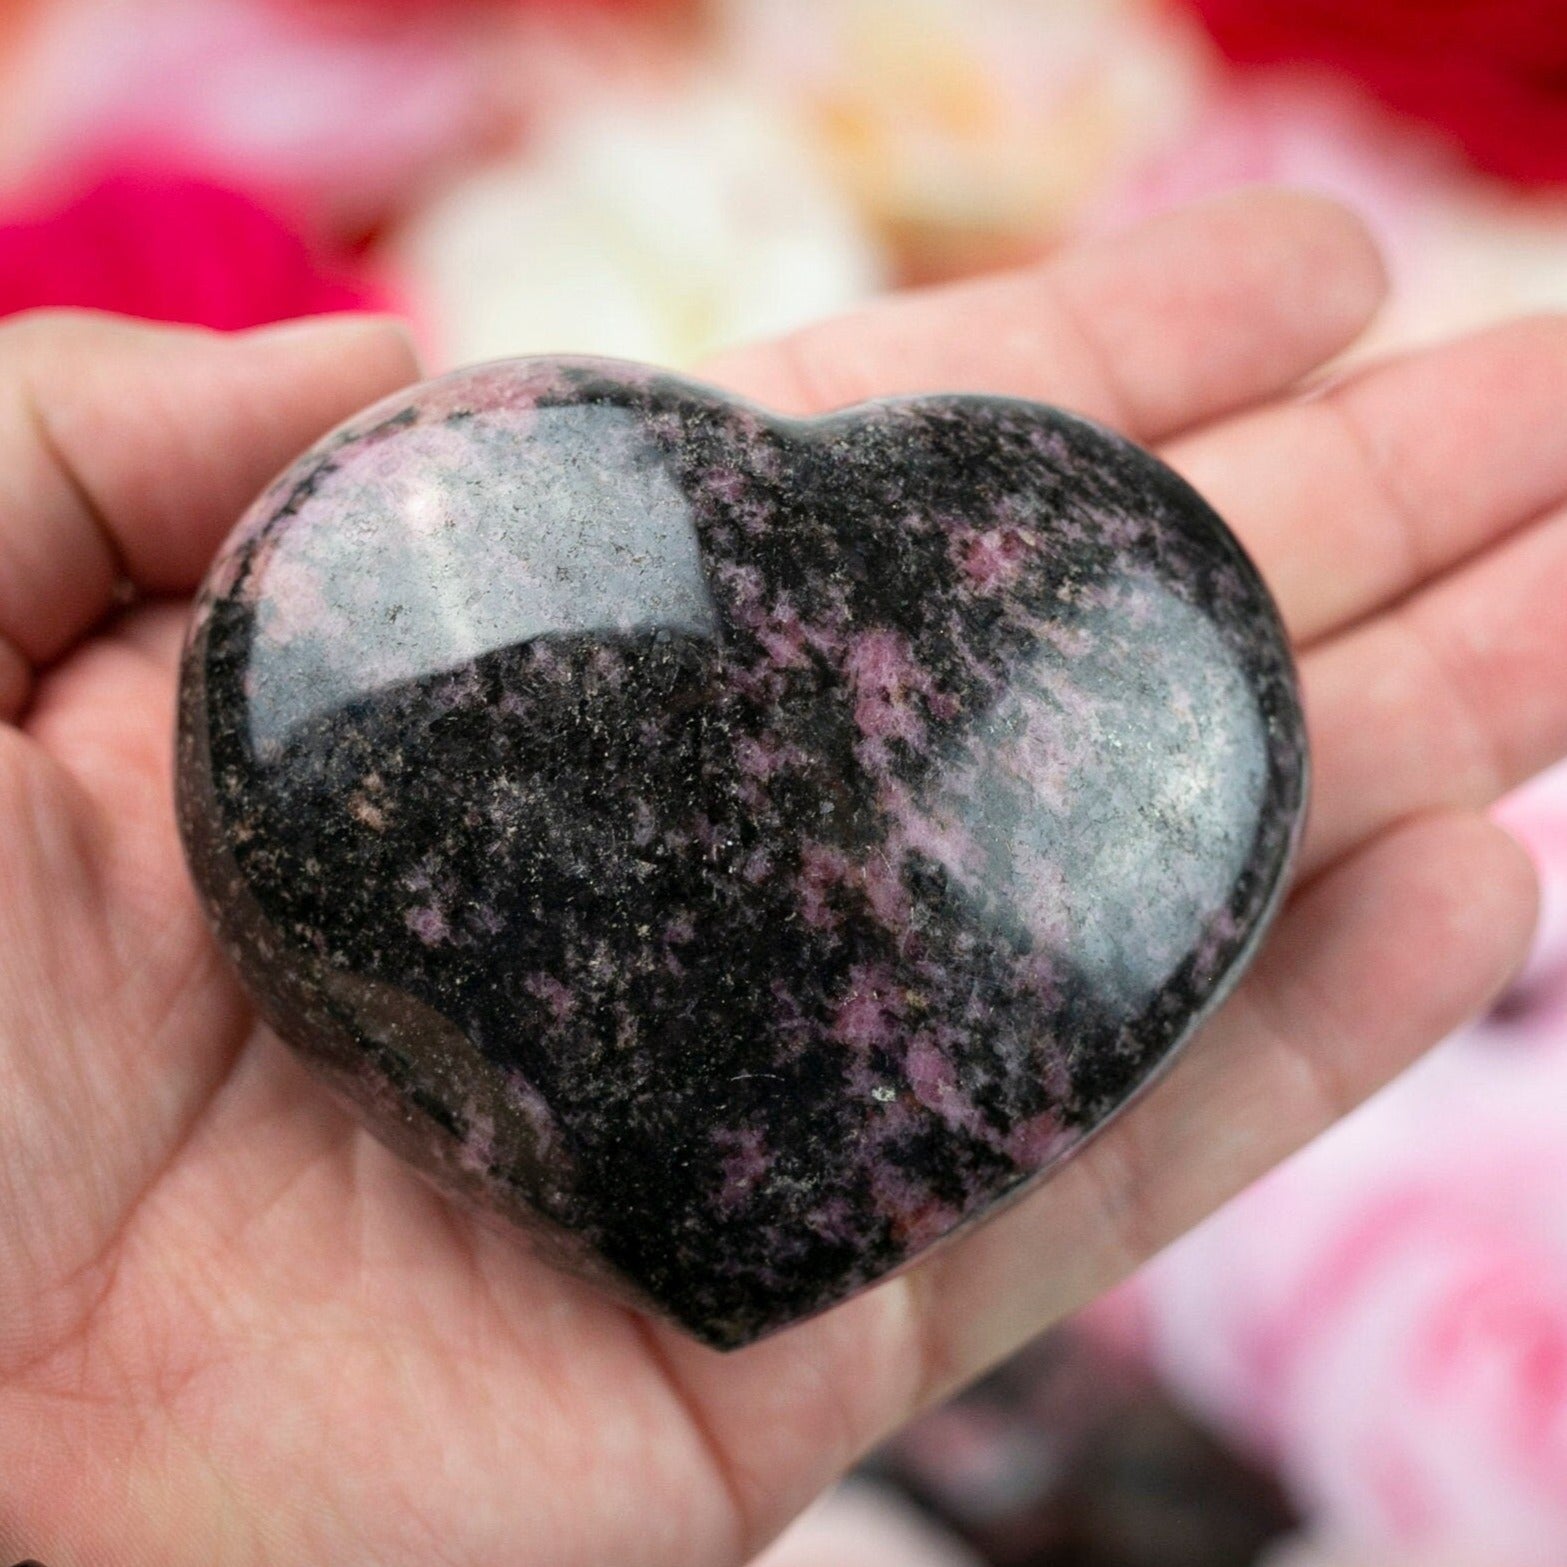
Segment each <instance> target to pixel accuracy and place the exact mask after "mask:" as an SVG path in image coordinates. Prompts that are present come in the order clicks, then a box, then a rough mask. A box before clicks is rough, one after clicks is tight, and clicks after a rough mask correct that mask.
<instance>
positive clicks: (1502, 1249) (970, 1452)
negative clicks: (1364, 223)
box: [0, 0, 1567, 1567]
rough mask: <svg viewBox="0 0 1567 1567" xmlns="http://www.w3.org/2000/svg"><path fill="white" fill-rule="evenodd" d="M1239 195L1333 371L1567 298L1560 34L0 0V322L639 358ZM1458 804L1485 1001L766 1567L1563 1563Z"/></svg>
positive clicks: (383, 3) (1565, 1318) (562, 2)
mask: <svg viewBox="0 0 1567 1567" xmlns="http://www.w3.org/2000/svg"><path fill="white" fill-rule="evenodd" d="M1255 180H1282V181H1286V182H1290V183H1294V184H1299V185H1307V186H1312V187H1315V188H1318V189H1322V190H1326V191H1329V192H1332V193H1334V194H1337V195H1339V196H1340V197H1342V198H1344V199H1345V200H1347V201H1348V202H1350V203H1351V204H1352V205H1353V206H1355V207H1356V208H1357V209H1358V210H1359V211H1360V212H1361V213H1362V214H1363V215H1364V216H1365V217H1366V218H1367V219H1368V221H1369V222H1370V223H1371V225H1372V226H1373V228H1374V229H1375V230H1376V232H1377V233H1378V235H1379V237H1380V239H1381V241H1382V243H1383V245H1384V247H1385V249H1386V252H1387V255H1388V258H1389V262H1390V266H1391V270H1392V273H1393V276H1394V281H1395V290H1396V291H1395V296H1394V301H1393V304H1392V307H1391V308H1390V309H1389V311H1388V312H1387V314H1386V315H1385V317H1384V318H1383V320H1382V321H1381V323H1380V324H1379V325H1378V327H1377V328H1376V329H1375V331H1374V333H1373V334H1372V337H1371V339H1370V341H1369V342H1368V343H1366V344H1365V345H1362V346H1361V347H1359V348H1357V349H1356V351H1355V352H1356V353H1357V354H1364V353H1385V352H1388V351H1390V350H1393V349H1396V348H1398V347H1401V346H1404V345H1407V344H1410V343H1413V342H1416V341H1421V340H1425V339H1429V338H1432V337H1436V336H1441V335H1446V334H1449V333H1452V332H1455V331H1458V330H1460V329H1463V328H1467V327H1470V326H1473V325H1476V324H1478V323H1480V322H1482V321H1485V320H1489V319H1494V318H1496V317H1499V316H1503V315H1508V314H1512V313H1515V312H1518V311H1520V310H1526V309H1534V308H1540V307H1557V308H1560V307H1562V306H1567V4H1563V3H1562V0H1164V3H1160V4H1155V3H1153V0H705V3H694V0H693V3H681V0H531V3H530V0H426V3H420V0H0V314H6V313H10V312H14V311H18V310H23V309H27V308H29V307H33V306H38V305H86V306H96V307H100V308H104V309H110V310H118V311H125V312H129V313H132V314H135V315H141V316H148V317H154V318H159V319H165V320H174V321H190V322H198V323H203V324H205V325H209V326H214V327H219V328H237V327H244V326H250V325H255V324H259V323H262V322H268V321H273V320H280V319H284V318H288V317H292V316H298V315H306V314H313V313H316V312H320V311H330V310H339V309H353V308H359V307H370V308H375V309H390V310H395V311H398V312H400V313H402V314H403V315H405V316H406V317H407V318H408V319H409V320H410V321H411V322H412V323H413V326H414V329H415V331H416V333H417V335H418V337H419V339H420V342H421V344H422V346H423V349H424V352H425V355H426V359H427V361H428V362H429V363H430V364H431V366H432V367H435V368H442V367H445V366H448V365H451V364H456V363H460V362H463V361H466V360H472V359H478V358H488V357H495V356H498V355H503V354H511V353H526V352H538V351H553V350H569V351H586V352H600V353H609V354H619V355H625V356H629V357H634V358H643V359H652V360H658V361H663V362H666V363H672V364H676V365H683V364H692V363H694V362H696V361H698V360H699V359H700V358H701V357H702V356H703V355H705V354H707V353H709V352H711V351H713V350H715V349H717V348H719V347H721V346H724V345H726V344H730V343H732V342H735V341H738V340H741V339H745V338H750V337H756V336H759V335H762V334H766V333H771V332H775V331H779V330H782V329H786V328H788V327H790V326H793V325H796V324H798V323H800V322H803V321H806V320H808V319H810V318H812V317H815V316H819V315H822V314H824V313H828V312H833V311H839V310H842V309H845V308H848V307H851V306H853V305H854V304H855V302H856V301H858V300H861V299H863V298H865V297H866V296H867V295H869V294H870V293H872V292H874V291H877V290H880V289H885V288H889V287H894V286H900V285H906V284H911V283H919V282H925V281H930V280H934V279H940V278H948V277H954V276H959V275H963V274H968V273H974V272H979V271H983V270H986V269H991V268H996V267H1002V266H1007V265H1013V264H1017V263H1019V262H1023V261H1026V260H1027V259H1029V258H1032V257H1036V256H1039V255H1043V254H1046V253H1048V252H1049V251H1050V250H1051V249H1052V248H1053V247H1055V246H1057V245H1060V244H1061V243H1063V242H1064V241H1067V240H1070V239H1071V238H1072V237H1073V236H1075V235H1080V234H1083V233H1086V232H1091V231H1094V230H1097V229H1102V228H1105V227H1108V226H1113V225H1118V224H1122V223H1125V222H1127V221H1129V220H1131V219H1134V218H1136V217H1138V216H1140V215H1143V214H1146V213H1149V212H1152V211H1155V210H1158V209H1160V208H1163V207H1166V206H1169V205H1172V204H1175V203H1178V202H1181V201H1184V200H1187V199H1190V198H1192V197H1195V196H1200V195H1203V194H1206V193H1209V192H1212V191H1217V190H1220V189H1223V188H1225V187H1229V186H1233V185H1237V184H1242V183H1246V182H1250V181H1255ZM1563 613H1567V605H1564V606H1563ZM1563 678H1564V679H1567V671H1564V672H1563ZM1502 814H1503V816H1504V817H1505V819H1506V820H1507V822H1508V824H1509V825H1510V826H1511V827H1512V828H1513V830H1514V831H1515V832H1516V833H1517V834H1518V836H1519V837H1521V838H1522V839H1523V840H1524V841H1525V843H1526V844H1527V845H1528V846H1529V847H1530V848H1531V849H1532V851H1533V852H1534V853H1535V855H1536V857H1537V858H1538V860H1539V862H1540V865H1541V871H1542V876H1543V878H1544V884H1545V917H1544V921H1543V924H1542V927H1541V931H1540V934H1539V937H1538V941H1537V945H1536V951H1535V954H1534V957H1533V959H1532V961H1531V963H1530V966H1529V968H1528V969H1527V970H1526V971H1525V973H1524V974H1523V975H1522V976H1521V977H1520V979H1519V980H1518V981H1517V983H1516V984H1515V985H1514V987H1513V988H1512V990H1511V991H1510V993H1509V994H1508V995H1507V996H1505V997H1504V998H1503V1000H1502V1001H1501V1003H1500V1004H1499V1005H1498V1006H1497V1008H1496V1009H1495V1011H1494V1012H1493V1014H1492V1015H1491V1016H1489V1017H1487V1018H1485V1019H1484V1020H1482V1021H1480V1022H1479V1023H1477V1024H1476V1025H1474V1026H1473V1027H1471V1028H1469V1029H1468V1030H1466V1031H1465V1032H1464V1033H1462V1034H1461V1035H1460V1036H1458V1037H1455V1038H1454V1039H1452V1040H1450V1041H1449V1042H1448V1043H1446V1044H1445V1045H1444V1046H1442V1047H1441V1048H1440V1049H1439V1050H1438V1051H1437V1052H1435V1053H1434V1054H1433V1055H1432V1056H1431V1057H1430V1058H1429V1059H1428V1060H1427V1061H1426V1062H1425V1063H1423V1064H1422V1065H1421V1066H1420V1067H1419V1068H1417V1069H1416V1070H1415V1071H1414V1072H1412V1073H1410V1074H1409V1075H1408V1076H1406V1077H1405V1078H1404V1079H1403V1080H1402V1081H1400V1082H1399V1083H1398V1084H1396V1085H1395V1086H1394V1087H1393V1088H1392V1089H1390V1090H1388V1091H1387V1092H1385V1093H1384V1094H1383V1095H1382V1096H1381V1097H1380V1098H1379V1099H1377V1100H1375V1101H1374V1102H1373V1103H1372V1104H1371V1105H1369V1106H1368V1107H1366V1108H1365V1109H1364V1110H1363V1111H1361V1112H1360V1113H1358V1114H1357V1115H1355V1116H1354V1117H1352V1118H1351V1119H1350V1120H1349V1121H1348V1122H1346V1123H1345V1124H1344V1125H1342V1126H1341V1127H1340V1128H1339V1129H1337V1130H1336V1131H1334V1132H1333V1133H1331V1134H1330V1135H1329V1136H1327V1137H1326V1138H1324V1139H1322V1140H1321V1141H1319V1142H1318V1143H1317V1144H1315V1145H1314V1146H1313V1147H1311V1148H1310V1149H1308V1150H1307V1151H1306V1152H1305V1153H1304V1154H1302V1155H1300V1156H1299V1157H1297V1158H1296V1159H1295V1160H1293V1161H1292V1162H1291V1163H1290V1164H1288V1165H1287V1166H1285V1167H1284V1168H1283V1169H1281V1170H1280V1171H1278V1172H1276V1173H1275V1174H1274V1175H1273V1176H1271V1177H1269V1178H1268V1179H1266V1180H1264V1181H1263V1182H1262V1183H1261V1184H1260V1185H1258V1186H1257V1187H1255V1188H1253V1190H1252V1191H1250V1192H1249V1193H1247V1194H1246V1195H1245V1196H1244V1197H1242V1198H1241V1199H1240V1200H1239V1201H1237V1202H1235V1203H1234V1204H1232V1205H1231V1206H1230V1207H1229V1208H1228V1209H1227V1210H1225V1211H1224V1212H1222V1213H1221V1214H1220V1215H1218V1216H1217V1217H1216V1218H1215V1219H1213V1220H1211V1221H1210V1222H1209V1223H1208V1224H1207V1225H1205V1226H1204V1227H1203V1228H1202V1229H1200V1230H1199V1231H1198V1232H1196V1233H1195V1234H1193V1235H1192V1236H1190V1237H1189V1238H1188V1239H1187V1240H1185V1241H1183V1242H1182V1243H1180V1244H1179V1245H1177V1246H1176V1247H1174V1248H1173V1249H1172V1250H1171V1251H1169V1252H1168V1253H1166V1254H1165V1255H1164V1256H1163V1257H1161V1258H1160V1259H1158V1260H1157V1261H1156V1262H1155V1263H1154V1264H1152V1265H1151V1266H1150V1267H1148V1268H1147V1269H1145V1270H1144V1272H1143V1273H1142V1274H1141V1275H1140V1276H1139V1277H1138V1278H1136V1279H1134V1280H1133V1281H1132V1282H1131V1283H1130V1284H1129V1285H1128V1286H1126V1287H1125V1288H1123V1289H1122V1290H1120V1291H1118V1292H1117V1293H1116V1295H1115V1296H1114V1297H1112V1298H1111V1299H1108V1300H1106V1301H1104V1302H1101V1303H1100V1304H1099V1305H1097V1306H1096V1307H1094V1308H1093V1309H1092V1310H1091V1311H1089V1312H1088V1313H1086V1314H1084V1316H1083V1317H1082V1318H1080V1319H1079V1320H1077V1321H1075V1322H1073V1323H1070V1324H1068V1325H1066V1326H1065V1327H1063V1328H1061V1329H1060V1330H1058V1331H1057V1332H1056V1333H1054V1334H1052V1335H1050V1336H1049V1337H1048V1338H1047V1339H1045V1340H1043V1341H1041V1342H1040V1343H1038V1344H1036V1345H1035V1346H1033V1347H1032V1348H1031V1349H1030V1350H1029V1351H1027V1352H1026V1353H1024V1354H1023V1355H1021V1356H1019V1357H1018V1358H1017V1359H1016V1360H1015V1361H1014V1362H1012V1363H1011V1364H1010V1365H1008V1366H1007V1367H1005V1368H1003V1370H1001V1371H1000V1372H998V1373H997V1374H996V1375H995V1376H994V1377H992V1378H991V1379H990V1380H989V1381H987V1382H986V1383H985V1384H983V1385H982V1386H981V1387H980V1388H978V1389H976V1390H974V1391H973V1392H972V1393H971V1394H969V1395H967V1396H965V1397H964V1398H962V1399H960V1400H958V1401H957V1402H956V1403H954V1404H953V1405H951V1406H949V1407H947V1408H946V1409H944V1410H941V1411H939V1412H937V1413H935V1414H932V1415H930V1416H928V1417H927V1418H926V1419H924V1420H923V1421H921V1422H920V1423H918V1424H917V1425H915V1426H914V1427H912V1428H911V1429H910V1430H909V1431H908V1432H907V1433H906V1434H904V1435H903V1436H901V1437H900V1438H898V1439H897V1440H896V1441H895V1442H893V1443H892V1444H891V1445H890V1446H889V1447H888V1448H887V1449H886V1450H885V1451H883V1452H882V1453H879V1454H877V1455H876V1456H875V1458H874V1459H873V1460H872V1461H871V1462H870V1463H869V1464H867V1465H866V1466H865V1469H864V1471H863V1473H862V1474H860V1475H858V1476H856V1477H855V1478H854V1479H853V1480H852V1481H851V1482H850V1483H849V1484H847V1485H846V1486H845V1487H843V1488H842V1489H841V1490H840V1491H839V1492H838V1493H836V1494H835V1495H834V1496H832V1497H830V1498H828V1499H827V1500H826V1501H825V1502H824V1503H822V1504H821V1505H820V1506H819V1507H818V1508H817V1509H816V1510H815V1511H814V1512H813V1513H812V1514H810V1515H808V1516H807V1518H806V1519H805V1520H803V1521H802V1523H801V1524H800V1525H798V1526H797V1528H796V1529H795V1530H794V1531H793V1532H792V1533H791V1535H790V1536H788V1537H787V1538H786V1539H785V1541H783V1542H782V1543H781V1544H780V1545H779V1546H778V1547H776V1549H775V1551H774V1552H773V1553H772V1554H770V1555H769V1556H768V1557H767V1558H766V1564H767V1567H985V1564H991V1567H1154V1564H1158V1567H1242V1564H1248V1563H1254V1562H1261V1563H1266V1564H1267V1567H1308V1564H1311V1567H1330V1564H1332V1567H1560V1564H1561V1563H1563V1562H1567V773H1558V774H1557V775H1556V776H1554V777H1549V778H1546V779H1544V780H1542V781H1540V782H1538V783H1536V784H1534V785H1532V786H1530V788H1528V789H1527V790H1525V791H1524V792H1523V793H1521V794H1520V795H1518V796H1516V797H1515V798H1514V799H1512V800H1510V801H1508V802H1507V803H1506V804H1505V805H1504V806H1503V807H1502Z"/></svg>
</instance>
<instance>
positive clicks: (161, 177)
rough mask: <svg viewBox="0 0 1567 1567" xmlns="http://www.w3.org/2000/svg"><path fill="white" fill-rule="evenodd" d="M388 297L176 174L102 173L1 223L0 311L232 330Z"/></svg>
mask: <svg viewBox="0 0 1567 1567" xmlns="http://www.w3.org/2000/svg"><path fill="white" fill-rule="evenodd" d="M390 303H391V301H390V297H389V295H388V294H387V292H386V291H385V290H384V289H382V288H379V287H377V286H375V285H374V284H373V283H371V282H369V281H367V280H365V279H362V278H355V277H353V276H351V275H350V274H349V273H348V272H347V271H346V270H345V269H344V268H342V267H341V266H337V265H331V264H328V263H326V262H324V261H323V260H322V259H321V258H320V257H319V256H317V255H315V254H313V253H312V251H311V250H310V248H309V247H308V246H307V245H306V243H305V242H304V240H302V239H301V238H300V237H299V236H298V235H297V234H295V233H294V232H293V231H292V230H291V229H290V228H288V227H287V226H286V225H285V224H284V223H283V222H281V221H280V220H279V219H278V218H277V217H276V216H274V215H273V214H272V213H270V212H269V211H267V209H266V208H265V207H263V206H262V205H260V204H259V203H258V202H256V201H254V200H252V199H251V198H249V197H247V196H245V195H242V194H240V193H238V192H235V191H231V190H225V189H223V188H222V187H220V186H217V185H213V184H209V183H207V182H205V181H202V180H197V179H192V178H189V177H187V176H183V175H179V174H171V173H156V172H130V171H123V172H120V173H117V174H111V175H108V176H106V177H104V178H103V179H102V180H100V181H99V182H97V183H96V184H94V185H92V186H91V187H90V188H88V189H87V190H85V191H84V192H83V193H82V194H80V195H79V196H77V197H76V198H74V199H73V200H70V201H68V202H67V203H66V204H65V205H63V206H62V207H60V208H58V209H57V210H55V211H52V212H48V213H46V214H43V215H40V216H38V217H36V218H34V219H31V220H27V221H22V222H13V223H10V224H6V225H4V226H0V315H7V314H11V313H12V312H15V311H18V310H26V309H31V308H34V307H37V306H43V305H76V306H90V307H93V308H95V309H100V310H113V311H119V312H121V313H123V314H126V315H132V316H141V317H146V318H150V319H154V320H161V321H187V322H193V323H196V324H199V325H202V326H212V327H226V328H238V327H248V326H258V325H261V324H263V323H266V322H270V321H280V320H284V319H286V318H288V317H292V316H303V315H317V314H321V313H324V312H327V311H333V310H357V309H366V308H369V309H382V308H387V307H388V306H389V305H390Z"/></svg>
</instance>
